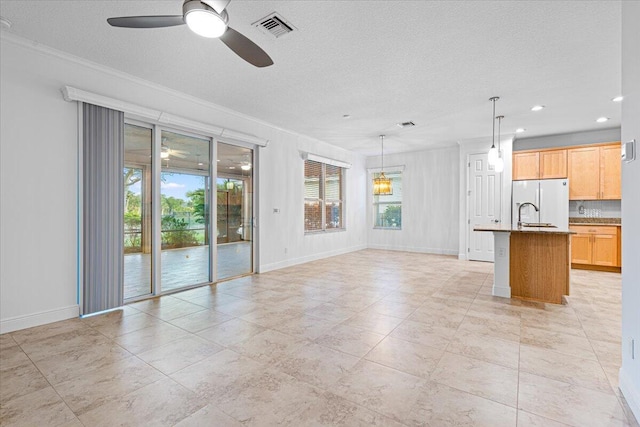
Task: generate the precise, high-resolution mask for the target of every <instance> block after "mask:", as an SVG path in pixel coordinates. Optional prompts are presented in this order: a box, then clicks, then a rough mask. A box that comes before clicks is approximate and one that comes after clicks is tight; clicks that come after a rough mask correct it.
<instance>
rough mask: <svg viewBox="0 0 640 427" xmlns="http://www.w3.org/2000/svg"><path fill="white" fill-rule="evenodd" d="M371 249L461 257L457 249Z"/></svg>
mask: <svg viewBox="0 0 640 427" xmlns="http://www.w3.org/2000/svg"><path fill="white" fill-rule="evenodd" d="M369 249H381V250H385V251H400V252H418V253H423V254H434V255H455V256H458V257H459V256H460V254H458V251H457V250H456V249H441V248H426V247H419V246H392V245H369Z"/></svg>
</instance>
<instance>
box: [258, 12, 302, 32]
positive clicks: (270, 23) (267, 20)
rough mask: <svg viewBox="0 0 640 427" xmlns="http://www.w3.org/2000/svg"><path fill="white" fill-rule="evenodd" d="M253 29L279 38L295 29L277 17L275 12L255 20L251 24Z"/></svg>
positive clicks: (280, 17)
mask: <svg viewBox="0 0 640 427" xmlns="http://www.w3.org/2000/svg"><path fill="white" fill-rule="evenodd" d="M252 25H253V26H254V27H258V28H259V29H260V30H262V32H264V33H266V34H271V35H273V36H274V37H276V38H277V37H281V36H284V35H285V34H289V33H290V32H292V31H293V30H295V29H296V28H295V27H294V26H293V25H291V24H290V23H289V22H287V20H286V19H284V18H283V17H282V16H279V15H278V13H277V12H273V13H271V14H269V15H267V16H265V17H264V18H262V19H259V20H257V21H256V22H254V23H253V24H252Z"/></svg>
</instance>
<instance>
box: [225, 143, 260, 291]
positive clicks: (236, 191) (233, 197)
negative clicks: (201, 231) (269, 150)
mask: <svg viewBox="0 0 640 427" xmlns="http://www.w3.org/2000/svg"><path fill="white" fill-rule="evenodd" d="M217 151H218V159H217V165H218V177H217V179H216V187H217V201H216V212H217V218H216V226H217V227H216V234H217V271H218V274H217V278H218V279H227V278H230V277H235V276H240V275H243V274H249V273H252V272H253V150H251V149H250V148H244V147H237V146H234V145H229V144H223V143H221V142H219V143H218V150H217Z"/></svg>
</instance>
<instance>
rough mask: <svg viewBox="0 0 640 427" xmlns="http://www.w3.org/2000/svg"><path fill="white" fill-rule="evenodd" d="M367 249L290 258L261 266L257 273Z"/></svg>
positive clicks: (352, 249) (361, 247)
mask: <svg viewBox="0 0 640 427" xmlns="http://www.w3.org/2000/svg"><path fill="white" fill-rule="evenodd" d="M363 249H367V246H366V245H358V246H350V247H348V248H343V249H338V250H334V251H327V252H320V253H317V254H313V255H307V256H303V257H298V258H290V259H286V260H284V261H279V262H274V263H271V264H263V265H261V266H260V267H259V268H258V273H267V272H269V271H273V270H279V269H281V268H286V267H291V266H294V265H299V264H304V263H306V262H311V261H317V260H319V259H324V258H329V257H332V256H336V255H342V254H346V253H349V252H356V251H361V250H363Z"/></svg>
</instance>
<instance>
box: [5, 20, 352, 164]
mask: <svg viewBox="0 0 640 427" xmlns="http://www.w3.org/2000/svg"><path fill="white" fill-rule="evenodd" d="M0 40H1V41H6V42H8V43H11V44H14V45H17V46H20V47H23V48H26V49H29V50H32V51H35V52H38V53H40V54H43V55H47V56H51V57H54V58H59V59H62V60H65V61H69V62H72V63H74V64H77V65H80V66H83V67H87V68H89V69H92V70H95V71H99V72H101V73H105V74H108V75H111V76H114V77H117V78H120V79H123V80H127V81H130V82H132V83H135V84H138V85H141V86H145V87H148V88H150V89H153V90H156V91H159V92H163V93H166V94H167V95H170V96H174V97H177V98H180V99H183V100H185V101H189V102H192V103H194V104H197V105H199V106H202V107H204V108H209V109H212V110H217V111H219V112H221V113H225V114H229V115H233V116H235V117H238V118H241V119H244V120H247V121H250V122H253V123H256V124H258V125H261V126H265V127H267V128H270V129H272V130H275V131H278V132H283V133H286V134H289V135H292V136H295V137H298V138H304V139H306V140H308V141H309V142H317V143H322V144H327V145H329V146H331V147H333V148H335V149H339V150H343V151H345V152H348V153H352V151H350V150H346V149H344V148H342V147H338V146H336V145H331V144H329V143H327V142H325V141H322V140H319V139H316V138H313V137H310V136H307V135H303V134H301V133H298V132H295V131H292V130H289V129H285V128H282V127H280V126H276V125H274V124H272V123H269V122H266V121H264V120H261V119H258V118H256V117H253V116H249V115H247V114H244V113H240V112H238V111H236V110H232V109H230V108H226V107H223V106H221V105H218V104H214V103H212V102H209V101H206V100H204V99H202V98H197V97H195V96H192V95H187V94H185V93H183V92H180V91H177V90H175V89H171V88H168V87H166V86H162V85H159V84H157V83H152V82H150V81H148V80H145V79H143V78H140V77H136V76H134V75H131V74H128V73H125V72H123V71H119V70H116V69H114V68H111V67H108V66H106V65H102V64H98V63H96V62H93V61H90V60H88V59H85V58H81V57H79V56H76V55H72V54H70V53H66V52H63V51H61V50H58V49H55V48H52V47H50V46H46V45H43V44H42V43H40V42H37V41H33V40H29V39H27V38H24V37H21V36H17V35H15V34H12V33H10V32H8V31H6V30H2V31H0ZM240 135H246V134H243V133H242V132H237V131H233V130H230V129H225V130H224V132H223V135H222V136H223V137H225V136H226V137H228V138H229V139H233V140H237V139H239V136H240Z"/></svg>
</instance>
